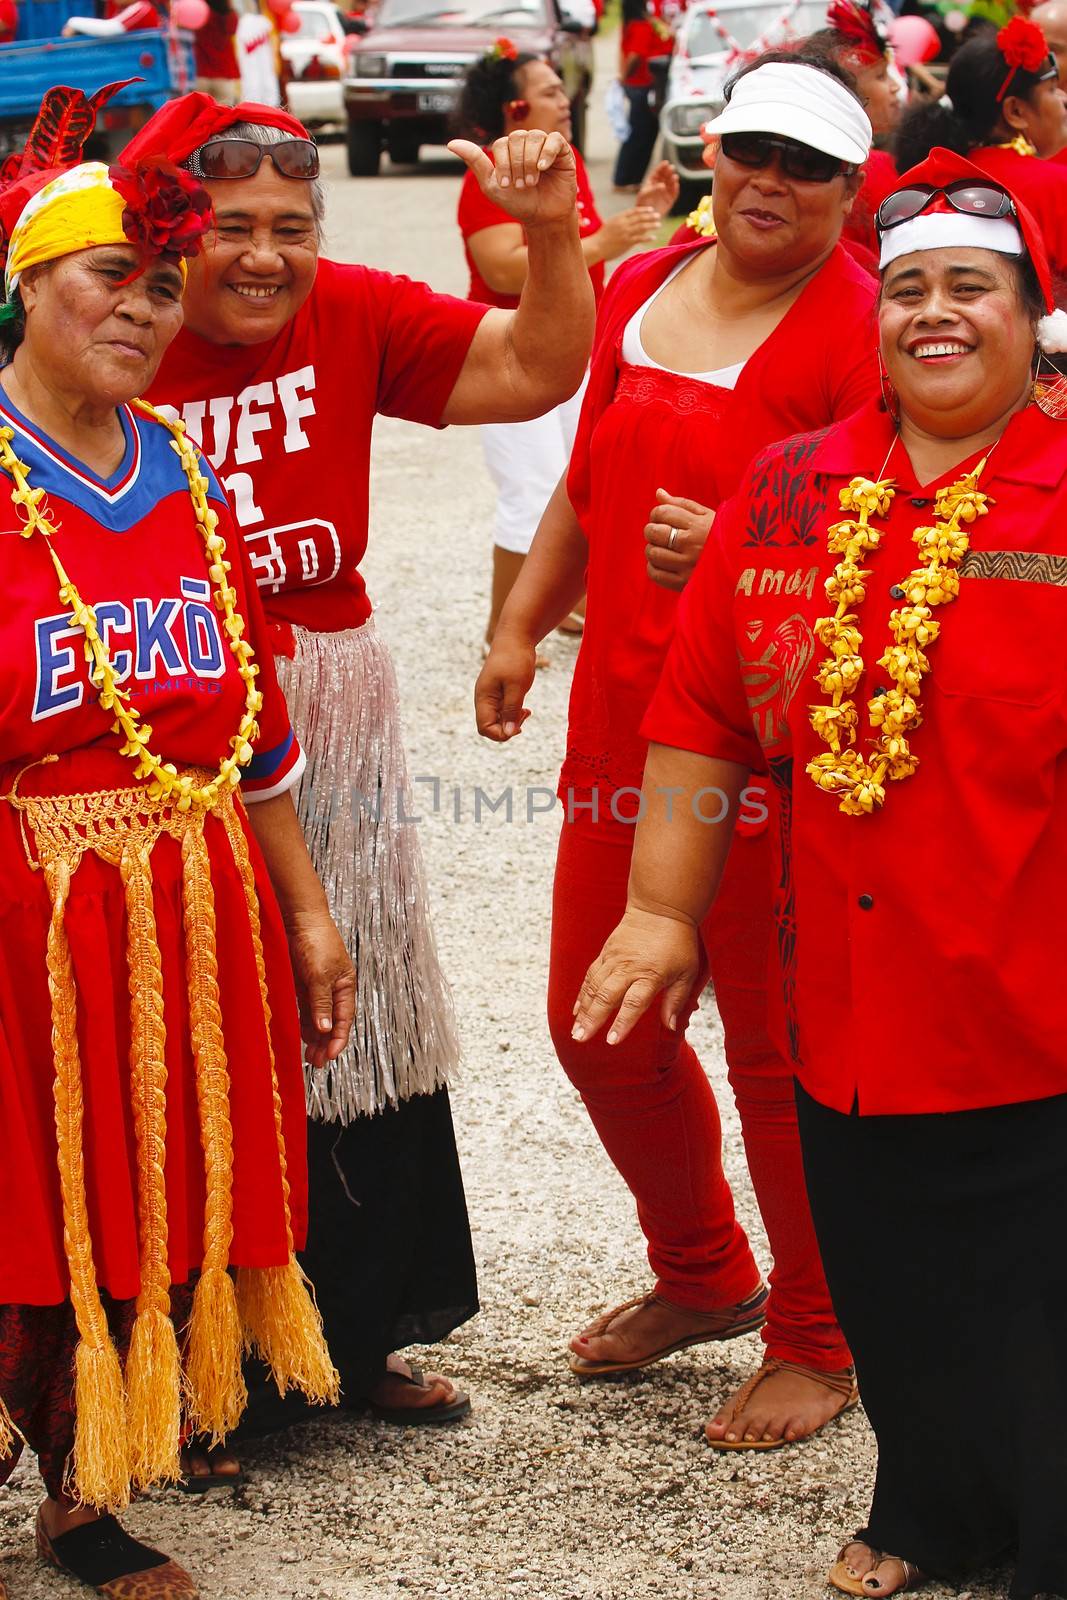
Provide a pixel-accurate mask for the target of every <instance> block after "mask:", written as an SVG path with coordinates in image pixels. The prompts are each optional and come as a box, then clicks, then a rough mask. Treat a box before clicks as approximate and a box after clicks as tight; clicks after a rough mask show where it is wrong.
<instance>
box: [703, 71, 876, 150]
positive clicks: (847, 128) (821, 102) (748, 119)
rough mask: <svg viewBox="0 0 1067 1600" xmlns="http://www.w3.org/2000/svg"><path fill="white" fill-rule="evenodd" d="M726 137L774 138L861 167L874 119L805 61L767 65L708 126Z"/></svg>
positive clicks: (741, 82)
mask: <svg viewBox="0 0 1067 1600" xmlns="http://www.w3.org/2000/svg"><path fill="white" fill-rule="evenodd" d="M704 132H705V133H708V134H711V135H713V136H715V137H721V136H722V135H723V134H724V133H772V134H777V136H778V137H779V138H781V139H794V140H795V141H796V142H797V144H806V145H810V147H811V148H812V149H813V150H821V151H822V153H823V154H824V155H827V156H836V157H837V159H838V161H848V162H850V163H851V164H852V165H853V166H856V167H859V166H862V165H863V163H864V162H865V161H866V159H867V157H868V156H869V155H870V153H871V140H872V139H873V138H874V132H873V129H872V128H871V119H870V118H869V117H868V115H867V113H866V111H864V109H863V107H862V106H861V105H860V103H859V101H858V100H857V99H856V96H855V95H854V94H853V93H852V91H851V90H850V89H846V88H845V85H844V84H843V83H841V82H840V81H839V80H838V79H837V78H835V77H832V76H831V74H830V73H829V72H821V71H820V70H819V68H818V67H809V66H807V65H806V63H805V62H803V61H797V62H796V63H793V62H791V61H768V63H767V65H766V66H765V67H756V68H755V69H754V70H753V71H752V72H746V73H745V76H744V77H743V78H739V79H738V81H737V82H736V83H735V85H734V90H733V94H732V95H731V96H730V100H729V104H727V105H725V106H723V108H722V110H721V111H720V112H719V115H718V116H717V117H714V118H713V119H712V120H711V121H710V122H706V123H705V124H704Z"/></svg>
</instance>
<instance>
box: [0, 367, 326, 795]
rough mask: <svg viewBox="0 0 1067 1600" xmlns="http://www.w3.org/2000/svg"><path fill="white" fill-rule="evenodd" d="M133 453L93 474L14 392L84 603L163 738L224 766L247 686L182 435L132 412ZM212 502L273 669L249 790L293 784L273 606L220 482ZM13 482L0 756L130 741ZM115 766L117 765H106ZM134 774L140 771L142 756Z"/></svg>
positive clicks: (183, 762)
mask: <svg viewBox="0 0 1067 1600" xmlns="http://www.w3.org/2000/svg"><path fill="white" fill-rule="evenodd" d="M119 416H120V420H121V423H122V428H123V432H124V434H125V438H126V448H125V451H124V453H123V459H122V461H121V462H120V463H119V466H118V468H117V470H116V471H115V472H114V473H112V474H111V476H110V477H108V478H98V477H96V476H95V475H94V474H92V473H89V472H87V471H85V469H84V468H82V467H81V466H79V465H78V463H77V462H75V461H74V460H72V458H71V457H70V456H68V455H67V454H66V453H65V452H64V451H63V450H61V449H60V448H59V447H58V446H57V445H56V444H54V443H53V442H52V441H51V440H50V439H48V438H47V437H46V436H45V435H44V434H42V433H41V431H40V430H39V429H38V428H36V427H34V426H33V424H31V423H30V422H28V421H27V420H26V418H24V417H22V416H21V415H20V414H19V413H18V412H17V411H16V410H15V409H14V408H13V407H12V405H11V404H10V402H9V401H8V400H6V398H5V400H4V402H3V404H2V405H0V422H2V423H3V425H4V426H6V427H9V428H11V429H12V430H13V434H14V438H13V440H12V448H13V449H14V451H15V453H16V455H17V456H18V457H19V459H20V460H21V461H23V462H25V464H26V465H27V467H28V468H29V478H30V484H31V486H32V487H34V488H42V489H44V490H45V491H46V493H47V506H48V511H49V515H50V518H51V520H52V522H53V523H54V524H55V527H56V535H55V538H54V540H53V543H54V546H55V550H56V553H57V555H58V556H59V558H60V560H61V561H62V563H63V565H64V567H65V568H66V571H67V573H68V575H69V577H70V579H71V581H72V582H73V583H74V585H75V586H76V588H77V589H78V591H79V593H80V594H81V596H82V599H83V600H85V602H86V603H87V604H89V605H91V606H92V607H93V608H94V609H95V612H96V620H97V626H98V628H99V630H100V634H101V636H102V638H103V639H104V641H105V644H106V646H107V649H108V653H109V655H110V658H111V661H112V663H113V665H114V667H115V671H116V675H117V677H118V681H119V683H120V684H122V685H123V687H125V688H126V689H128V690H129V692H130V694H131V696H132V700H133V704H134V706H135V708H136V710H137V712H138V713H139V715H140V716H141V717H142V719H143V720H144V721H145V722H146V723H148V724H149V725H150V726H151V728H152V736H151V741H150V742H151V747H152V749H153V751H154V752H155V753H156V754H157V755H159V756H161V757H162V758H163V759H165V760H167V761H173V762H174V763H175V764H176V765H179V766H195V767H206V768H209V769H212V768H215V767H217V766H218V764H219V762H220V761H222V760H223V759H224V758H225V757H226V756H227V755H229V754H230V746H229V741H230V740H231V739H232V737H233V735H234V734H235V733H236V732H237V727H238V724H239V722H240V720H241V715H242V713H243V711H244V703H245V686H244V682H243V680H242V679H241V677H240V676H239V674H238V671H237V666H236V663H235V661H234V658H233V655H232V654H231V652H230V650H229V649H228V647H227V645H226V643H225V634H224V630H223V627H222V619H221V617H220V615H219V613H218V611H217V610H216V608H215V605H214V603H213V601H212V596H211V590H212V585H211V583H210V580H209V578H208V572H207V556H206V551H205V549H204V541H203V538H202V536H201V534H200V531H199V529H198V527H197V524H196V521H195V518H194V516H193V509H192V505H191V503H190V499H189V486H188V483H187V482H186V477H185V473H184V471H183V470H182V468H181V465H180V463H179V461H178V458H177V456H176V455H175V453H174V451H173V450H172V449H171V436H170V433H169V431H168V430H167V429H166V428H164V427H162V426H161V425H160V424H159V423H157V422H153V421H151V420H149V419H147V418H145V417H142V416H140V415H136V414H135V413H133V412H132V411H130V410H129V409H128V408H126V407H123V408H122V409H121V410H120V412H119ZM210 482H211V487H210V489H209V491H208V495H209V499H210V500H211V502H212V505H213V507H214V509H215V510H216V511H217V512H218V514H219V519H220V521H219V532H220V533H221V534H222V536H223V538H225V539H226V541H227V546H228V551H227V554H228V558H229V559H230V561H231V563H232V570H231V573H230V579H231V582H232V584H233V586H234V588H235V589H236V590H237V597H238V598H237V609H238V611H239V612H240V614H241V615H242V617H243V618H244V620H245V629H246V637H247V638H248V640H249V642H250V643H251V645H252V647H253V649H254V650H255V653H256V662H257V664H258V666H259V669H260V676H259V678H258V679H257V686H258V687H259V688H260V690H261V691H262V694H263V709H262V711H261V712H260V714H259V718H258V721H259V726H260V736H259V739H258V740H257V742H256V745H255V755H254V758H253V760H252V762H251V764H250V766H248V767H247V768H246V769H245V773H244V778H243V781H242V791H243V792H244V794H245V798H246V799H249V800H254V799H257V798H258V799H265V798H267V797H268V796H270V795H273V794H279V793H281V792H283V791H284V790H285V789H287V788H289V787H290V785H291V784H293V783H295V781H296V779H297V778H298V777H299V776H300V772H301V771H302V769H303V765H304V758H303V754H302V752H301V750H300V747H299V745H298V744H297V742H296V740H295V738H294V737H293V732H292V729H291V727H290V725H289V716H288V712H287V710H286V706H285V700H284V698H283V697H282V694H281V691H280V690H279V688H278V684H277V680H276V678H275V675H274V658H273V655H272V653H271V650H270V646H269V641H268V638H267V630H266V625H265V622H264V619H263V613H262V608H261V606H260V603H259V598H258V596H257V594H256V589H255V585H254V584H253V583H252V582H251V581H250V575H249V573H248V568H247V563H246V562H245V560H244V557H243V552H242V550H241V541H240V536H239V534H238V533H237V531H236V530H235V528H234V526H233V523H232V519H231V517H230V513H229V510H228V508H227V506H226V502H225V498H224V496H223V494H222V491H221V489H220V488H219V486H218V484H217V482H215V480H214V478H211V479H210ZM9 487H10V486H9V482H8V480H7V478H6V477H3V476H0V583H2V585H3V594H4V606H3V611H2V613H0V659H2V660H3V663H4V670H3V674H2V675H0V763H4V764H7V763H12V762H14V763H20V764H25V763H28V762H33V761H39V760H40V759H41V758H42V757H44V756H46V755H62V754H65V753H66V752H68V751H72V750H80V749H86V748H88V749H93V748H99V749H100V750H101V751H106V752H107V753H108V754H109V755H110V756H113V755H114V752H115V750H116V749H117V748H118V746H119V744H120V743H121V738H120V736H119V735H117V734H115V733H113V732H112V722H113V716H112V714H111V713H110V712H106V711H104V710H102V708H101V706H100V704H99V695H98V692H97V690H96V689H95V688H94V687H93V685H92V684H91V682H90V680H89V673H88V666H87V664H86V660H85V640H84V635H83V633H82V630H81V629H80V628H77V627H75V626H73V625H72V623H71V620H70V607H69V606H66V605H64V604H63V602H62V601H61V600H60V598H59V594H58V579H57V577H56V571H55V568H54V567H53V565H52V561H51V558H50V556H49V553H48V547H47V545H46V543H45V541H44V539H43V538H42V537H41V536H40V535H38V534H34V535H31V536H30V537H29V538H24V537H22V531H23V530H22V524H21V522H20V520H19V518H18V517H17V516H16V514H15V508H14V506H13V505H12V504H11V501H10V499H9V498H8V496H7V494H6V493H5V491H6V490H7V489H8V488H9ZM108 770H109V771H110V770H112V767H111V764H110V763H108ZM131 772H132V766H131Z"/></svg>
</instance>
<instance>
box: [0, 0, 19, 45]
mask: <svg viewBox="0 0 1067 1600" xmlns="http://www.w3.org/2000/svg"><path fill="white" fill-rule="evenodd" d="M18 25H19V14H18V7H17V6H16V5H15V0H0V44H10V42H11V40H12V39H13V38H14V37H15V30H16V29H17V27H18Z"/></svg>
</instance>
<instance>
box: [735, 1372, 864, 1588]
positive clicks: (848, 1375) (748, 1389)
mask: <svg viewBox="0 0 1067 1600" xmlns="http://www.w3.org/2000/svg"><path fill="white" fill-rule="evenodd" d="M775 1372H799V1373H800V1375H801V1377H803V1378H811V1379H813V1381H814V1382H815V1383H821V1384H822V1386H823V1388H824V1389H831V1390H832V1391H833V1392H834V1394H839V1395H840V1396H841V1399H842V1403H841V1406H840V1407H839V1409H838V1410H837V1411H835V1412H834V1414H833V1416H832V1417H827V1419H826V1422H823V1423H820V1425H819V1427H818V1428H814V1429H813V1430H812V1432H811V1433H806V1434H805V1435H804V1439H810V1438H812V1437H813V1435H814V1434H816V1433H818V1432H819V1431H820V1430H821V1429H822V1428H825V1427H826V1423H827V1422H836V1420H837V1418H838V1417H843V1416H844V1415H845V1413H846V1412H848V1411H853V1410H855V1408H856V1406H858V1405H859V1403H860V1392H859V1389H858V1388H857V1387H856V1369H855V1367H845V1368H844V1369H843V1370H842V1371H841V1372H821V1371H820V1370H819V1368H818V1367H804V1366H801V1365H800V1363H799V1362H797V1361H780V1360H779V1359H778V1357H777V1356H768V1357H767V1359H766V1361H764V1363H763V1365H762V1366H761V1367H760V1369H759V1371H758V1372H754V1373H753V1374H752V1376H751V1378H749V1380H748V1382H747V1383H744V1384H742V1385H741V1388H740V1389H738V1391H737V1393H736V1394H735V1395H734V1401H733V1407H732V1409H731V1412H730V1421H731V1422H732V1421H733V1419H734V1417H736V1416H737V1413H738V1412H739V1411H743V1410H744V1408H745V1407H746V1406H747V1405H748V1402H749V1401H750V1400H751V1398H752V1396H753V1395H754V1394H755V1392H756V1390H757V1389H758V1388H759V1386H760V1384H761V1383H762V1382H763V1381H764V1379H766V1378H769V1377H770V1376H771V1375H772V1374H773V1373H775ZM704 1437H705V1439H707V1441H708V1443H709V1444H710V1446H711V1448H712V1449H713V1450H780V1449H781V1448H782V1446H783V1445H786V1444H803V1442H804V1440H803V1439H713V1438H712V1437H711V1435H710V1434H709V1433H708V1432H707V1429H705V1431H704ZM845 1548H846V1549H847V1548H848V1546H847V1545H846V1546H845ZM866 1592H867V1591H866V1590H865V1589H861V1590H859V1591H858V1593H860V1594H866Z"/></svg>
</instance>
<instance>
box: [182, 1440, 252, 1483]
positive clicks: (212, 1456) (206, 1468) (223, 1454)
mask: <svg viewBox="0 0 1067 1600" xmlns="http://www.w3.org/2000/svg"><path fill="white" fill-rule="evenodd" d="M240 1475H241V1463H240V1462H239V1461H238V1459H237V1457H236V1456H235V1455H233V1454H232V1452H231V1451H229V1450H228V1449H227V1448H226V1446H225V1445H222V1444H216V1445H210V1446H208V1445H205V1444H203V1443H199V1444H187V1445H186V1446H185V1448H184V1450H183V1451H182V1476H183V1477H186V1478H239V1477H240Z"/></svg>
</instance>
